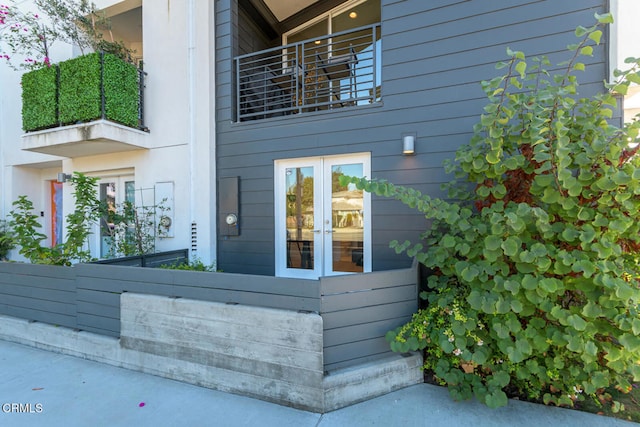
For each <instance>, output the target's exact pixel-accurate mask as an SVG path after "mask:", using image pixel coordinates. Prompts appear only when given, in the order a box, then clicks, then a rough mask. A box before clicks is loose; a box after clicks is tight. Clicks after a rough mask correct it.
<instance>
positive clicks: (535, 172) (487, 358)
mask: <svg viewBox="0 0 640 427" xmlns="http://www.w3.org/2000/svg"><path fill="white" fill-rule="evenodd" d="M597 18H598V19H599V23H598V24H596V25H594V26H593V27H590V28H584V27H579V28H578V29H577V30H576V35H577V36H578V37H580V38H581V41H580V42H579V43H577V44H575V45H572V46H570V47H569V50H570V52H571V57H570V59H569V61H566V62H564V63H562V64H559V68H557V69H559V70H560V71H556V72H552V71H549V69H550V68H552V67H551V64H549V61H548V60H547V59H545V58H533V59H527V58H526V57H525V55H524V53H522V52H513V51H510V50H508V55H509V57H510V58H509V60H507V61H505V62H502V63H499V64H498V67H497V68H501V69H505V70H506V73H505V74H504V75H502V76H499V77H496V78H494V79H492V80H490V81H485V82H483V83H482V87H483V89H484V91H485V92H486V94H487V96H488V99H489V103H488V104H487V105H486V107H485V108H484V114H482V116H481V118H480V123H478V124H477V125H476V126H475V127H474V136H473V137H472V139H471V140H470V142H469V144H468V145H465V146H463V147H461V148H460V149H459V150H458V151H457V153H456V159H455V160H456V161H455V162H449V163H448V164H447V165H446V168H447V171H449V172H450V173H453V174H454V176H455V177H456V180H457V181H454V182H452V183H451V184H450V185H448V190H449V196H450V197H451V198H452V199H454V200H457V201H456V202H447V201H443V200H440V199H433V198H430V197H429V196H426V195H422V194H421V193H420V192H418V191H416V190H414V189H411V188H403V187H397V186H394V185H393V184H390V183H387V182H381V181H367V180H363V179H357V178H350V179H349V180H350V182H353V183H356V184H357V186H358V187H359V188H363V189H365V190H367V191H370V192H374V193H376V194H378V195H383V196H386V197H392V198H396V199H398V200H400V201H402V202H403V203H405V204H407V205H409V206H411V207H413V208H416V209H418V210H419V211H420V212H422V213H423V214H424V215H425V217H426V218H427V219H429V220H431V222H432V226H431V228H430V229H428V230H427V231H426V232H425V233H424V234H423V235H422V238H423V240H424V241H423V243H418V244H411V243H410V242H404V243H400V242H392V247H394V248H395V249H396V251H397V252H406V253H407V254H408V255H409V256H415V257H417V259H418V260H419V261H420V262H421V263H422V264H424V265H425V266H427V267H428V268H429V269H430V270H431V271H432V272H433V274H432V275H430V276H429V278H428V288H429V292H425V293H422V295H421V297H422V298H424V299H426V301H427V306H426V308H425V309H422V310H420V311H419V312H418V313H416V314H415V315H414V317H413V319H412V321H411V322H409V323H408V324H406V325H404V326H403V327H401V328H399V329H398V330H396V331H393V332H390V333H389V334H388V339H389V340H390V342H391V347H392V349H393V350H395V351H401V352H404V351H409V350H418V349H424V350H425V353H426V360H425V368H427V369H430V370H432V371H433V372H434V374H435V375H436V377H437V378H438V379H439V381H441V382H442V383H443V384H446V385H447V386H448V387H449V390H450V392H451V395H452V396H453V397H454V398H456V399H465V398H469V397H471V396H475V397H476V398H477V399H478V400H479V401H481V402H483V403H485V404H487V405H488V406H490V407H497V406H502V405H505V404H506V402H507V394H506V392H507V391H510V392H513V391H515V393H516V394H519V395H521V396H524V397H527V398H529V399H534V400H541V401H543V402H544V403H546V404H555V405H566V406H572V405H573V403H574V402H575V401H580V400H583V399H585V396H590V397H592V398H596V396H598V395H599V394H601V393H602V391H603V389H606V388H609V387H615V388H617V389H619V390H621V391H624V392H628V391H629V390H630V388H631V386H630V384H629V379H632V380H633V381H640V365H639V364H638V361H639V360H640V336H639V335H640V315H639V311H638V304H639V303H640V289H639V287H640V267H639V264H638V261H639V255H640V180H639V179H640V158H639V156H638V155H636V153H637V151H638V144H637V143H638V142H639V141H638V131H639V129H640V122H639V121H637V120H635V121H633V122H632V123H630V124H627V125H625V126H624V128H622V129H620V128H617V127H615V126H613V125H612V124H611V123H610V122H609V119H610V118H611V117H612V106H615V100H614V97H613V95H612V94H611V93H605V94H598V95H595V96H593V97H591V98H581V97H579V95H578V81H577V77H576V74H577V73H578V72H582V70H584V69H585V65H584V63H582V62H580V61H579V60H580V58H581V57H583V56H585V55H586V56H589V55H591V54H592V52H593V46H594V45H597V44H598V43H599V41H600V37H601V35H602V30H601V28H602V26H603V25H604V24H606V23H608V22H609V21H610V16H609V15H605V16H597ZM628 62H629V63H631V64H633V68H632V69H630V70H629V71H626V72H618V73H617V75H618V76H619V77H620V78H621V80H620V81H619V82H618V83H616V84H615V85H612V86H611V87H610V89H611V90H614V91H617V92H620V93H623V92H624V90H625V89H626V88H627V87H628V85H629V84H630V83H631V82H636V81H639V80H640V71H639V70H640V59H630V60H629V61H628ZM630 143H635V144H631V145H630ZM343 182H346V179H344V178H343ZM610 404H611V405H614V406H615V405H617V407H618V409H620V405H619V404H618V402H616V401H615V400H614V401H612V402H611V403H610Z"/></svg>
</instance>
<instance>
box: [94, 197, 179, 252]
mask: <svg viewBox="0 0 640 427" xmlns="http://www.w3.org/2000/svg"><path fill="white" fill-rule="evenodd" d="M164 202H165V200H163V201H161V202H160V203H159V204H157V205H152V206H136V205H135V204H133V203H131V202H124V203H122V204H121V205H119V206H113V207H112V208H110V209H109V208H107V211H106V213H105V214H104V216H103V221H102V229H103V233H104V235H105V236H106V238H107V242H108V246H109V254H108V257H109V258H116V257H120V256H134V255H145V254H150V253H154V252H155V249H156V238H157V237H164V236H166V234H167V228H166V227H165V226H163V224H162V221H158V220H157V219H158V218H160V219H162V218H164V217H165V215H164V214H165V213H166V212H168V211H169V208H168V207H166V206H165V205H164Z"/></svg>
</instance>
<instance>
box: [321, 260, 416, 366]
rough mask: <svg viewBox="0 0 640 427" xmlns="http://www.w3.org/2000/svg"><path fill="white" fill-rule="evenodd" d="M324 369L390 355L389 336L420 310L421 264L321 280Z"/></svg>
mask: <svg viewBox="0 0 640 427" xmlns="http://www.w3.org/2000/svg"><path fill="white" fill-rule="evenodd" d="M320 288H321V294H322V308H321V312H320V313H321V315H322V319H323V328H324V365H325V370H332V369H338V368H341V367H345V366H350V365H353V364H357V363H362V362H364V361H367V360H370V359H374V358H377V357H382V356H384V355H387V354H389V353H390V348H389V344H388V343H387V342H386V339H385V338H384V336H385V334H386V333H387V332H388V331H390V330H392V329H395V328H397V327H398V326H400V325H402V324H404V323H406V322H407V321H408V320H410V319H411V316H412V315H413V313H415V312H416V311H417V309H418V271H417V264H416V263H415V262H414V264H413V266H412V267H411V268H408V269H402V270H392V271H382V272H374V273H367V274H357V275H345V276H333V277H324V278H322V279H321V280H320Z"/></svg>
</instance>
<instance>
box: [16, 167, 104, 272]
mask: <svg viewBox="0 0 640 427" xmlns="http://www.w3.org/2000/svg"><path fill="white" fill-rule="evenodd" d="M96 182H97V178H92V177H87V176H85V175H83V174H81V173H78V172H74V174H73V176H72V178H71V184H72V185H73V186H74V192H73V195H74V197H75V200H76V204H75V209H74V211H73V212H72V213H70V214H69V215H68V216H67V221H66V222H67V227H66V230H67V236H66V237H67V238H66V241H65V242H63V243H60V244H58V245H56V246H55V247H53V248H50V247H46V246H42V241H43V240H45V239H46V238H47V236H46V235H44V234H43V233H41V232H40V231H38V230H39V229H40V227H41V225H40V223H39V222H38V216H37V215H36V214H35V213H33V203H32V202H31V201H30V200H29V199H28V198H27V197H26V196H20V197H19V198H18V200H16V201H15V202H13V207H14V209H13V210H12V211H11V212H10V216H11V221H10V222H9V226H10V227H11V229H12V230H13V233H14V236H15V243H17V245H18V246H19V247H20V250H19V253H20V254H21V255H23V256H24V257H25V258H27V259H28V260H29V261H30V262H32V263H34V264H53V265H71V264H72V263H73V262H87V261H91V260H92V257H91V253H90V250H89V236H90V235H91V229H92V225H93V224H94V223H95V222H96V221H97V220H98V219H99V218H100V215H101V208H100V201H99V200H98V199H97V196H96V188H95V187H96Z"/></svg>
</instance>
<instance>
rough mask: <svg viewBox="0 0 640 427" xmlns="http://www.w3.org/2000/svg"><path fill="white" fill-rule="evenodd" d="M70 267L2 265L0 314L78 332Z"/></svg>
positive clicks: (0, 272)
mask: <svg viewBox="0 0 640 427" xmlns="http://www.w3.org/2000/svg"><path fill="white" fill-rule="evenodd" d="M76 313H77V311H76V284H75V274H74V271H73V269H72V268H70V267H60V266H51V265H32V264H21V263H4V262H3V263H0V314H4V315H7V316H14V317H19V318H23V319H27V320H35V321H38V322H45V323H51V324H53V325H60V326H65V327H68V328H76V327H77V322H76Z"/></svg>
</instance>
